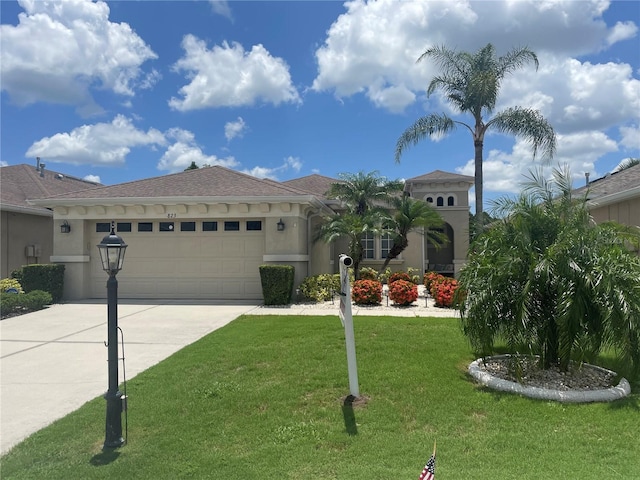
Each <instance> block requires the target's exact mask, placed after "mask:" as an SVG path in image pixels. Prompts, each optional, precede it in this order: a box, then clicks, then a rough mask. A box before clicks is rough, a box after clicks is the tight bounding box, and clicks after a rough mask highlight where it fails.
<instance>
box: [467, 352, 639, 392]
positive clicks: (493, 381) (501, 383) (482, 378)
mask: <svg viewBox="0 0 640 480" xmlns="http://www.w3.org/2000/svg"><path fill="white" fill-rule="evenodd" d="M510 357H511V355H508V354H507V355H496V356H493V357H486V359H482V358H479V359H477V360H475V361H474V362H472V363H471V364H470V365H469V374H470V375H471V376H472V377H473V378H475V379H476V380H477V381H478V382H479V383H480V384H482V385H484V386H486V387H489V388H491V389H493V390H498V391H501V392H511V393H517V394H520V395H524V396H525V397H529V398H536V399H539V400H552V401H556V402H562V403H588V402H612V401H614V400H618V399H620V398H624V397H626V396H627V395H629V394H630V393H631V386H630V385H629V382H628V381H627V380H626V379H625V378H622V379H620V382H619V383H618V385H616V386H615V387H610V388H604V389H595V390H554V389H549V388H541V387H536V386H526V385H522V384H520V383H517V382H512V381H509V380H504V379H502V378H499V377H497V376H494V375H492V374H491V373H489V372H488V371H487V370H486V369H484V368H483V367H482V364H483V363H484V361H486V360H491V359H504V358H510ZM584 366H585V367H588V368H591V369H595V370H599V371H601V372H603V373H607V374H611V375H612V376H614V375H615V372H612V371H611V370H607V369H606V368H602V367H598V366H596V365H589V364H584Z"/></svg>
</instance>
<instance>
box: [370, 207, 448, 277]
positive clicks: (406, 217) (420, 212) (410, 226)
mask: <svg viewBox="0 0 640 480" xmlns="http://www.w3.org/2000/svg"><path fill="white" fill-rule="evenodd" d="M391 203H392V207H393V214H392V215H391V217H390V218H389V221H388V222H387V227H388V233H389V234H390V235H391V238H392V239H393V246H392V247H391V249H390V250H389V253H388V254H387V258H385V260H384V263H383V264H382V267H381V268H380V271H381V272H382V271H384V269H385V268H387V265H389V262H390V261H391V260H393V259H394V258H398V255H400V254H401V253H402V252H403V251H404V250H405V249H406V248H407V247H408V246H409V240H408V235H409V233H410V232H412V231H414V230H417V229H419V228H424V229H425V232H426V235H428V236H429V238H430V239H431V240H432V242H433V243H434V245H441V244H442V243H444V242H446V241H447V236H446V235H444V234H442V233H440V232H438V231H435V230H429V229H430V228H434V227H439V226H441V225H442V224H443V223H444V221H443V220H442V217H441V216H440V214H439V213H438V212H437V211H436V210H435V209H434V208H432V207H431V206H430V205H429V204H428V203H426V202H423V201H421V200H416V199H414V198H411V197H409V196H407V195H402V196H400V197H395V198H394V199H393V200H392V202H391Z"/></svg>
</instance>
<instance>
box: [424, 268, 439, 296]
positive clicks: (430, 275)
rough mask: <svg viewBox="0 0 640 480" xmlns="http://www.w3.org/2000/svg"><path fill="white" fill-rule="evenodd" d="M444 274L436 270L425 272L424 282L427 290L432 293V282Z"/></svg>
mask: <svg viewBox="0 0 640 480" xmlns="http://www.w3.org/2000/svg"><path fill="white" fill-rule="evenodd" d="M441 276H442V275H440V274H438V273H436V272H427V273H425V274H424V277H423V283H424V287H425V288H426V289H427V291H429V293H431V283H432V282H433V281H434V280H435V279H436V278H438V277H441Z"/></svg>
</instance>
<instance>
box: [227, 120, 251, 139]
mask: <svg viewBox="0 0 640 480" xmlns="http://www.w3.org/2000/svg"><path fill="white" fill-rule="evenodd" d="M246 130H247V125H246V124H245V123H244V120H243V119H242V117H238V120H236V121H235V122H227V123H226V124H225V126H224V136H225V137H226V138H227V140H228V141H231V140H233V139H234V138H236V137H239V138H242V136H243V135H244V132H245V131H246Z"/></svg>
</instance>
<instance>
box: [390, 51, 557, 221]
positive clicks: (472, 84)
mask: <svg viewBox="0 0 640 480" xmlns="http://www.w3.org/2000/svg"><path fill="white" fill-rule="evenodd" d="M425 59H430V60H433V61H434V62H435V63H436V65H437V66H438V67H439V69H440V74H439V75H437V76H435V77H434V78H433V79H432V80H431V82H430V83H429V87H428V88H427V95H428V96H430V95H432V94H433V93H434V92H436V91H441V92H442V93H443V95H444V97H445V99H446V100H447V101H448V102H449V103H450V104H451V105H452V106H453V107H454V108H455V109H456V110H457V111H458V112H460V113H461V114H469V115H471V116H472V117H473V123H465V122H462V121H459V120H454V119H452V118H450V117H449V116H448V115H447V114H446V113H441V114H438V113H431V114H428V115H426V116H424V117H421V118H419V119H418V120H416V122H415V123H414V124H413V125H412V126H410V127H409V128H407V129H406V130H405V131H404V133H403V134H402V135H401V136H400V138H399V139H398V141H397V143H396V151H395V159H396V162H399V161H400V158H401V157H402V154H403V153H404V151H405V150H406V149H407V148H408V147H410V146H412V145H416V144H418V143H420V142H421V141H422V140H424V139H426V138H433V137H439V136H441V135H444V134H447V133H449V132H452V131H454V130H455V129H456V128H457V127H458V126H462V127H464V128H466V129H467V130H469V132H470V133H471V136H472V138H473V145H474V151H475V156H474V159H475V195H476V214H477V215H476V218H477V219H479V220H482V219H483V216H482V215H481V214H482V211H483V188H482V184H483V174H482V162H483V147H484V137H485V134H486V132H487V130H489V129H490V128H492V129H493V130H496V131H498V132H500V133H506V134H509V135H515V136H518V137H521V138H524V139H525V140H526V141H528V142H529V143H530V145H531V148H532V151H533V156H534V158H535V157H536V155H538V153H542V156H543V157H544V158H547V159H550V158H552V157H553V155H554V153H555V148H556V136H555V133H554V131H553V128H552V127H551V125H550V124H549V123H548V122H547V120H545V119H544V117H543V116H542V115H541V114H540V112H538V111H537V110H533V109H530V108H522V107H518V106H514V107H510V108H507V109H506V110H504V111H501V112H498V113H496V114H495V115H493V111H494V109H495V106H496V102H497V100H498V94H499V92H500V86H501V83H502V81H503V80H504V78H505V77H507V76H508V75H509V74H511V73H513V72H514V71H516V70H517V69H519V68H522V67H523V66H525V65H526V64H529V63H533V64H534V66H535V68H536V69H537V68H538V57H537V56H536V54H535V53H534V52H532V51H531V50H529V49H528V48H526V47H522V48H515V49H513V50H511V51H509V52H508V53H507V54H505V55H504V56H501V57H498V56H496V52H495V48H494V47H493V45H491V44H490V43H489V44H487V45H486V46H484V47H483V48H481V49H480V50H478V51H477V52H475V53H468V52H459V51H456V50H451V49H449V48H447V47H445V46H436V47H432V48H429V49H427V50H426V51H425V52H424V53H423V54H422V55H421V56H420V57H419V58H418V62H420V61H422V60H425ZM491 115H493V117H491V118H488V119H487V117H490V116H491Z"/></svg>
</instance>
